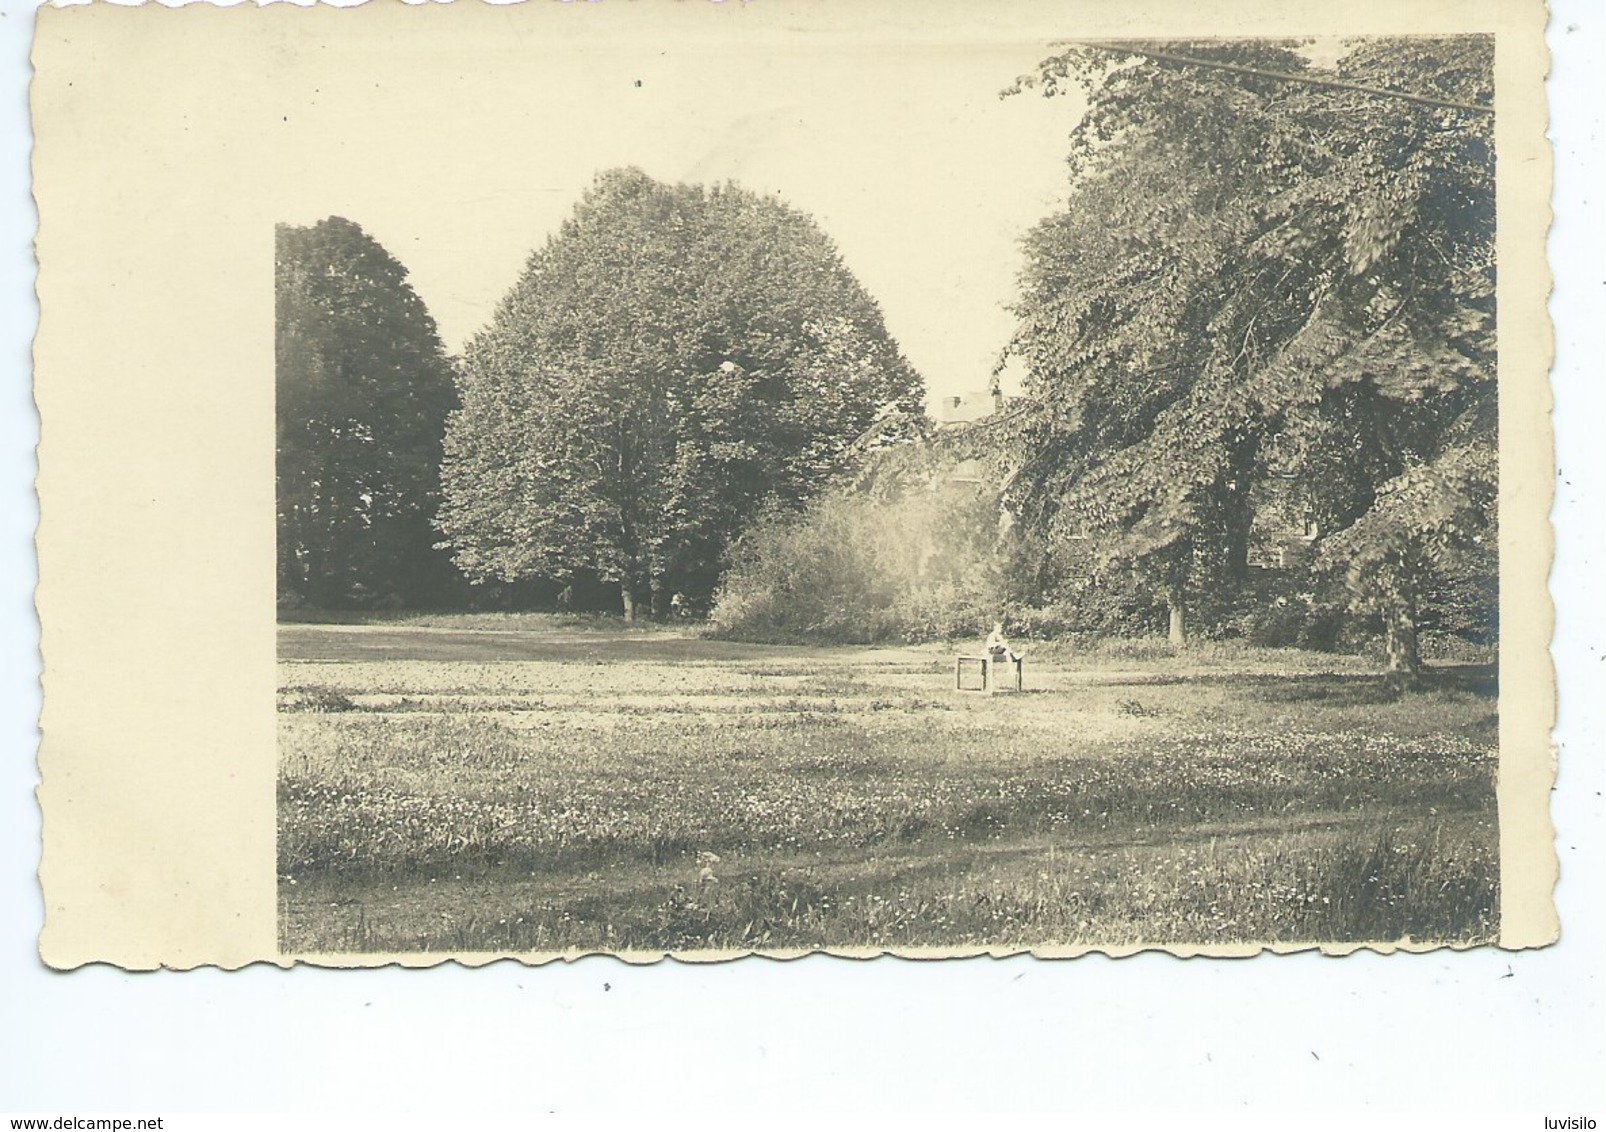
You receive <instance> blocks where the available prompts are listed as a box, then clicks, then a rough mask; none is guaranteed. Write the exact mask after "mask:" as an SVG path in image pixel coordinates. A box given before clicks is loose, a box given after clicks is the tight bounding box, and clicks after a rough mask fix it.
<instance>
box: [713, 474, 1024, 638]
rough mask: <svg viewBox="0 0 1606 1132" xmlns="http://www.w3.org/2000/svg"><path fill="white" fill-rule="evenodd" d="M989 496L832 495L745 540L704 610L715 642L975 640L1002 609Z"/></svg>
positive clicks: (940, 486)
mask: <svg viewBox="0 0 1606 1132" xmlns="http://www.w3.org/2000/svg"><path fill="white" fill-rule="evenodd" d="M999 516H1000V512H999V509H998V503H997V499H996V496H995V495H994V494H993V493H992V492H990V491H988V490H986V489H985V488H981V487H978V486H976V485H974V484H970V483H964V482H956V481H952V480H945V479H943V478H940V477H934V478H933V479H932V480H930V481H928V482H926V483H924V484H921V485H918V486H915V487H913V488H910V489H908V490H905V491H902V492H899V493H896V494H892V495H890V496H887V497H885V498H876V497H872V496H870V495H867V494H862V493H858V492H852V491H845V490H839V491H836V492H834V493H830V494H827V495H825V496H824V497H822V498H821V499H819V500H818V501H816V502H815V504H814V505H813V506H812V507H811V508H810V509H809V510H808V511H807V512H805V513H804V514H802V515H800V516H792V517H786V518H778V519H772V520H770V521H767V522H764V523H761V524H760V525H759V526H757V527H756V528H754V529H753V530H751V531H749V532H748V534H747V535H745V536H744V537H743V538H742V539H741V540H740V541H739V542H738V543H737V544H736V546H735V548H734V549H733V552H732V565H731V567H730V570H729V571H728V572H727V574H726V575H725V580H724V583H723V584H722V586H721V588H720V591H719V593H718V594H717V596H716V598H715V606H714V611H713V620H714V622H715V625H716V630H717V632H719V634H720V635H722V636H727V637H732V638H735V639H739V640H764V641H816V642H821V643H832V644H879V643H884V642H887V641H906V642H913V641H924V640H935V639H944V638H952V637H959V636H971V635H976V634H979V633H985V632H986V631H987V628H988V626H989V625H990V624H991V622H992V621H993V620H994V619H996V618H997V616H998V611H999V609H1000V606H1001V603H1002V597H1001V592H1000V586H999V563H998V553H997V542H998V530H999Z"/></svg>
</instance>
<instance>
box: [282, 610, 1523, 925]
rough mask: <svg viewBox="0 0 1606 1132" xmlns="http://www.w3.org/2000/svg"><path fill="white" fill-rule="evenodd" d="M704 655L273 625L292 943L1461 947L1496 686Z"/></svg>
mask: <svg viewBox="0 0 1606 1132" xmlns="http://www.w3.org/2000/svg"><path fill="white" fill-rule="evenodd" d="M952 656H953V650H952V649H951V648H944V647H938V646H922V647H918V648H887V649H817V648H801V647H798V648H788V647H782V646H756V645H745V644H738V643H734V642H728V641H715V640H707V639H703V638H702V637H700V636H698V635H696V633H695V632H694V631H692V630H689V629H686V628H684V627H661V626H659V627H654V626H635V627H626V626H624V625H622V624H621V623H618V622H609V621H606V620H600V621H585V620H581V619H577V618H574V619H565V618H553V617H535V616H524V617H513V618H497V617H481V618H474V617H459V618H434V619H431V618H411V619H399V620H395V621H389V622H381V623H368V624H361V623H359V624H349V625H313V624H300V625H284V626H281V629H280V662H279V679H280V689H279V720H278V726H279V740H280V768H279V780H278V815H279V818H278V820H279V854H278V855H279V863H278V870H279V899H280V908H279V930H280V945H281V947H282V949H283V950H284V951H285V952H286V953H290V954H306V955H316V954H329V953H341V952H380V951H383V952H414V951H416V952H447V951H449V952H456V953H471V952H496V953H527V952H568V953H579V952H586V951H595V950H607V951H624V952H663V951H675V952H692V951H702V950H709V949H714V950H722V951H723V950H762V951H775V952H785V951H793V950H798V949H814V948H822V947H829V948H844V949H847V948H854V949H863V948H867V949H919V948H930V947H935V948H949V949H951V948H961V949H979V948H994V949H1014V948H1023V947H1041V948H1055V947H1077V946H1110V947H1121V946H1129V945H1133V944H1142V943H1165V944H1180V945H1198V946H1201V947H1206V948H1208V947H1211V946H1213V945H1222V944H1238V943H1271V942H1277V943H1307V942H1327V943H1352V942H1368V941H1395V940H1401V939H1405V938H1409V939H1411V940H1414V941H1418V942H1421V941H1432V942H1446V943H1453V944H1462V945H1465V944H1474V943H1479V942H1486V941H1490V940H1492V939H1494V938H1495V936H1496V934H1497V931H1498V923H1499V912H1498V908H1499V901H1498V877H1499V852H1498V822H1497V818H1496V812H1495V794H1494V784H1495V776H1496V769H1497V742H1496V732H1497V726H1496V722H1497V716H1496V693H1495V687H1494V681H1493V669H1492V667H1489V666H1476V665H1460V666H1447V667H1442V668H1439V669H1435V670H1432V671H1430V674H1429V678H1428V684H1427V687H1426V689H1425V690H1422V691H1418V692H1414V693H1409V694H1401V693H1400V692H1399V691H1398V690H1397V688H1395V687H1394V686H1393V685H1391V684H1390V683H1389V682H1388V681H1386V680H1385V679H1383V678H1382V677H1381V676H1379V675H1377V674H1376V670H1375V667H1371V666H1369V665H1368V663H1367V662H1366V661H1365V660H1364V659H1361V658H1356V657H1344V656H1334V655H1330V654H1315V653H1302V652H1297V651H1294V650H1269V649H1258V650H1255V649H1247V648H1243V649H1233V650H1222V649H1220V648H1212V647H1211V646H1203V647H1200V648H1195V649H1192V650H1182V651H1180V652H1172V651H1171V650H1169V649H1162V648H1130V649H1124V650H1123V649H1121V648H1114V647H1112V648H1106V649H1095V650H1092V651H1090V652H1086V653H1077V652H1073V651H1071V650H1056V649H1053V648H1044V649H1040V650H1036V651H1035V652H1034V653H1033V654H1032V655H1029V657H1028V660H1027V680H1026V687H1027V690H1026V691H1025V692H1024V693H1022V694H1018V695H998V696H994V697H987V696H981V695H976V694H973V693H965V692H959V691H956V690H954V688H953V669H952V663H953V662H952Z"/></svg>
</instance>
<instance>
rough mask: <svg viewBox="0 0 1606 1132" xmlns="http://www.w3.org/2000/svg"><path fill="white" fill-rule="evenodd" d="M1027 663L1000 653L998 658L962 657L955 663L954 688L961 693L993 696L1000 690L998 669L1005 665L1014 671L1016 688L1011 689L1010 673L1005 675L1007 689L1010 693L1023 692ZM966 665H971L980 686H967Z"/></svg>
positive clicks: (1016, 657) (1021, 659)
mask: <svg viewBox="0 0 1606 1132" xmlns="http://www.w3.org/2000/svg"><path fill="white" fill-rule="evenodd" d="M1025 662H1026V658H1025V657H1021V656H1011V655H1009V654H1008V653H1000V654H999V656H998V657H997V658H994V657H991V656H987V655H985V654H983V655H981V656H961V657H959V658H958V659H957V660H955V661H954V687H955V688H956V689H958V690H959V691H961V692H986V693H987V694H988V695H991V694H992V693H994V692H996V691H998V690H999V689H998V668H999V666H1000V665H1005V666H1007V667H1008V668H1012V669H1014V677H1015V679H1014V681H1013V683H1014V685H1015V686H1014V687H1013V688H1009V681H1008V675H1009V673H1008V672H1006V673H1005V678H1006V683H1005V688H1006V689H1008V690H1009V691H1014V692H1018V691H1020V690H1021V682H1022V676H1023V675H1024V666H1025ZM966 665H970V666H971V671H972V673H974V674H975V675H977V676H979V677H980V679H981V683H980V685H979V686H972V687H966V686H965V669H966Z"/></svg>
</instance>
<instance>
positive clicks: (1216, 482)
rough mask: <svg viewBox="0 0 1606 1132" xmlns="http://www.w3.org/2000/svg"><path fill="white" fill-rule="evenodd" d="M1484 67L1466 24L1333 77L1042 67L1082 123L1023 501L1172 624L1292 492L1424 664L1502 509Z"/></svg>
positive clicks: (1159, 62)
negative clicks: (1444, 581) (1459, 578)
mask: <svg viewBox="0 0 1606 1132" xmlns="http://www.w3.org/2000/svg"><path fill="white" fill-rule="evenodd" d="M1190 60H1193V61H1194V62H1190ZM1491 74H1492V44H1491V43H1490V42H1489V41H1488V40H1487V39H1485V38H1477V37H1466V38H1459V39H1450V40H1436V41H1429V40H1407V41H1376V40H1374V41H1367V42H1362V43H1359V44H1358V45H1353V46H1352V48H1351V49H1350V50H1349V52H1348V53H1347V54H1346V55H1345V56H1344V57H1343V58H1342V59H1341V60H1340V61H1339V63H1338V65H1337V68H1336V71H1326V70H1322V69H1319V68H1316V67H1314V66H1313V65H1312V64H1311V63H1310V62H1309V61H1308V60H1307V58H1306V57H1305V55H1303V54H1302V53H1301V52H1300V51H1299V50H1297V49H1296V47H1295V45H1289V44H1273V43H1225V44H1223V43H1205V44H1199V43H1183V44H1142V45H1131V46H1130V48H1129V49H1128V50H1121V49H1114V50H1112V49H1111V48H1109V47H1106V46H1100V47H1081V48H1073V49H1071V50H1070V51H1067V52H1066V53H1064V54H1061V55H1058V56H1055V57H1054V58H1052V59H1049V60H1046V61H1045V62H1044V63H1043V64H1042V65H1041V66H1040V67H1039V69H1038V71H1037V72H1036V73H1035V74H1034V75H1033V76H1031V78H1030V80H1029V81H1030V82H1031V83H1033V84H1037V85H1041V86H1042V87H1043V88H1044V89H1045V90H1046V91H1048V92H1050V93H1052V92H1055V91H1057V90H1059V89H1061V88H1063V87H1064V86H1065V85H1066V84H1068V83H1078V84H1080V85H1081V87H1082V88H1083V89H1084V90H1085V91H1086V93H1087V95H1088V99H1089V110H1088V113H1087V115H1086V117H1085V118H1084V119H1083V120H1082V121H1081V123H1080V124H1079V125H1078V126H1077V127H1076V128H1075V130H1074V131H1073V134H1072V150H1071V157H1070V165H1071V191H1070V195H1069V198H1068V203H1067V207H1066V208H1065V210H1064V211H1063V212H1061V213H1059V214H1057V215H1055V216H1052V217H1050V218H1049V219H1048V220H1046V221H1044V222H1043V223H1042V224H1041V225H1040V226H1039V227H1038V228H1037V229H1036V230H1035V231H1034V232H1033V233H1032V234H1031V236H1030V238H1029V240H1028V242H1027V268H1026V270H1025V273H1024V275H1023V283H1022V294H1021V296H1020V299H1019V301H1018V303H1017V306H1016V310H1017V313H1018V315H1019V319H1020V323H1019V329H1018V331H1017V334H1016V336H1015V338H1014V340H1013V342H1012V344H1011V347H1010V350H1011V352H1013V353H1014V354H1015V355H1017V356H1019V357H1020V358H1021V359H1022V360H1024V362H1025V363H1026V365H1027V369H1028V378H1027V383H1026V384H1027V391H1028V393H1029V394H1030V395H1031V398H1032V405H1033V410H1034V411H1032V412H1030V413H1027V414H1024V415H1023V416H1022V418H1021V421H1022V427H1021V434H1020V437H1019V442H1020V450H1021V451H1022V453H1023V454H1024V455H1023V461H1022V464H1023V466H1022V469H1021V472H1020V474H1019V475H1018V476H1017V478H1016V479H1015V481H1014V483H1013V485H1012V492H1011V498H1012V501H1013V504H1014V505H1015V506H1016V507H1017V508H1018V509H1019V510H1020V511H1021V512H1022V514H1023V515H1024V516H1026V517H1027V518H1029V519H1031V520H1034V521H1035V522H1036V523H1037V524H1038V526H1039V528H1040V529H1043V530H1048V531H1052V532H1055V533H1057V534H1058V535H1059V536H1061V537H1065V536H1068V535H1071V534H1075V535H1077V536H1082V537H1085V538H1086V539H1087V540H1088V541H1090V542H1091V544H1092V545H1094V546H1095V547H1096V548H1097V550H1098V555H1097V559H1096V560H1097V561H1101V562H1104V563H1108V564H1115V563H1124V564H1127V565H1130V566H1135V567H1136V568H1137V569H1139V570H1140V571H1141V572H1142V573H1143V575H1144V576H1145V577H1147V578H1148V579H1149V582H1150V584H1151V585H1153V586H1154V587H1155V588H1156V589H1157V590H1159V591H1160V592H1161V593H1162V594H1163V596H1164V597H1165V599H1166V601H1167V603H1168V604H1169V605H1170V607H1171V611H1172V616H1171V631H1172V636H1173V639H1180V638H1181V636H1182V634H1183V631H1184V616H1185V610H1186V608H1187V606H1188V603H1189V601H1190V598H1191V597H1194V596H1196V595H1198V594H1199V593H1200V592H1201V591H1203V590H1205V589H1209V588H1215V589H1220V588H1230V587H1231V586H1232V585H1233V584H1234V582H1235V581H1236V580H1238V579H1240V578H1241V576H1242V573H1243V570H1244V566H1245V562H1246V557H1247V550H1248V545H1249V535H1250V529H1251V526H1252V522H1253V519H1254V515H1255V512H1256V508H1257V506H1258V505H1259V502H1260V498H1261V495H1262V489H1263V487H1264V486H1265V485H1267V484H1268V483H1269V482H1271V481H1273V480H1275V481H1276V483H1277V485H1278V488H1279V490H1280V491H1282V492H1284V493H1286V492H1287V491H1288V490H1290V485H1291V489H1292V490H1293V491H1294V492H1295V493H1296V494H1297V495H1298V496H1299V497H1300V498H1301V499H1302V500H1303V501H1304V506H1305V507H1306V509H1307V510H1308V512H1309V513H1310V514H1311V516H1312V517H1313V519H1314V520H1315V521H1316V522H1317V526H1318V529H1319V532H1320V534H1321V536H1322V543H1323V553H1324V561H1325V562H1327V563H1328V564H1330V565H1331V566H1332V567H1333V568H1334V569H1340V568H1341V569H1342V572H1343V573H1344V575H1345V577H1346V578H1347V580H1348V582H1349V584H1350V586H1351V588H1352V591H1353V593H1354V595H1355V600H1356V603H1357V606H1358V607H1366V608H1370V609H1372V610H1375V611H1376V612H1378V613H1381V614H1382V617H1383V623H1384V625H1385V627H1386V629H1387V641H1388V648H1389V657H1390V665H1391V667H1394V668H1399V669H1402V670H1407V671H1409V670H1413V669H1414V668H1415V666H1416V664H1417V656H1416V650H1415V643H1414V636H1415V628H1414V624H1415V623H1414V616H1413V611H1412V610H1413V605H1414V602H1415V600H1416V596H1417V594H1418V592H1419V591H1420V589H1421V587H1422V585H1423V584H1424V582H1425V580H1426V578H1427V577H1428V576H1429V575H1430V574H1431V573H1432V571H1433V570H1434V569H1436V568H1439V567H1442V566H1443V565H1445V564H1446V563H1448V562H1449V561H1450V560H1451V558H1453V557H1454V556H1455V555H1456V554H1457V553H1459V552H1460V550H1461V549H1464V548H1465V547H1467V546H1469V545H1471V544H1472V543H1474V542H1475V540H1477V539H1479V538H1481V537H1484V534H1485V533H1486V531H1487V529H1488V527H1489V523H1490V520H1491V519H1492V514H1491V511H1492V497H1493V481H1494V475H1495V459H1494V450H1495V448H1494V444H1495V431H1494V430H1495V414H1494V361H1495V354H1494V304H1493V295H1494V255H1493V248H1494V171H1493V150H1492V118H1491V117H1490V115H1488V114H1487V113H1484V112H1483V107H1485V106H1486V104H1487V102H1488V100H1489V96H1490V94H1491V81H1492V80H1491ZM1396 92H1398V93H1403V94H1405V95H1406V96H1407V97H1395V96H1394V95H1395V93H1396Z"/></svg>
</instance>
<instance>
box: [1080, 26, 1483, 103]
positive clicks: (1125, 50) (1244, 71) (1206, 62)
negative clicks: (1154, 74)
mask: <svg viewBox="0 0 1606 1132" xmlns="http://www.w3.org/2000/svg"><path fill="white" fill-rule="evenodd" d="M1062 42H1064V43H1066V44H1069V45H1071V46H1075V47H1091V48H1094V49H1095V50H1098V51H1113V52H1119V53H1121V54H1125V55H1141V56H1143V57H1144V58H1145V59H1153V60H1155V61H1157V62H1161V63H1177V64H1179V65H1182V66H1186V67H1209V68H1211V69H1212V70H1216V71H1229V72H1231V73H1233V74H1237V75H1250V76H1252V77H1254V78H1257V79H1273V80H1276V81H1278V82H1290V83H1302V84H1304V85H1305V86H1316V87H1326V88H1329V89H1331V90H1351V91H1355V92H1356V93H1358V94H1370V95H1376V96H1378V97H1380V98H1397V99H1400V100H1401V101H1404V102H1415V103H1417V104H1419V105H1422V106H1437V107H1440V108H1441V109H1445V110H1465V111H1467V112H1469V113H1473V114H1493V113H1494V107H1492V106H1483V105H1480V104H1478V103H1476V102H1457V101H1455V100H1453V99H1448V98H1433V97H1431V96H1429V95H1425V94H1413V93H1411V92H1409V91H1403V90H1389V89H1388V88H1387V87H1376V86H1366V85H1364V84H1362V83H1351V82H1345V81H1344V80H1343V79H1322V78H1317V77H1316V76H1314V75H1296V74H1294V73H1293V72H1291V71H1267V70H1263V69H1262V68H1260V67H1246V66H1244V65H1243V64H1241V63H1219V62H1216V61H1215V60H1213V59H1199V58H1195V57H1194V56H1191V55H1177V54H1175V53H1173V52H1169V51H1155V50H1153V49H1151V48H1148V47H1141V46H1139V45H1138V44H1136V43H1131V42H1128V41H1126V40H1105V39H1070V40H1064V41H1062Z"/></svg>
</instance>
